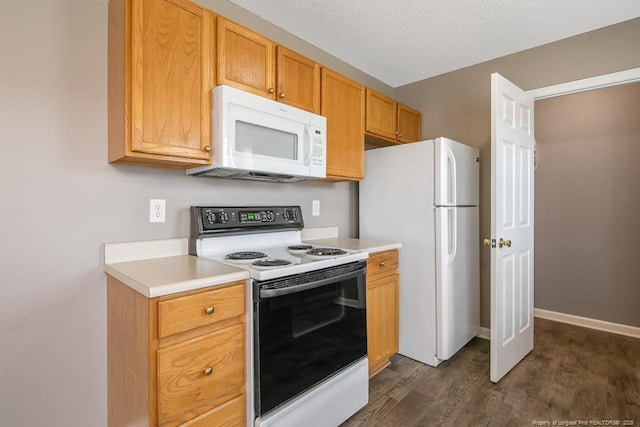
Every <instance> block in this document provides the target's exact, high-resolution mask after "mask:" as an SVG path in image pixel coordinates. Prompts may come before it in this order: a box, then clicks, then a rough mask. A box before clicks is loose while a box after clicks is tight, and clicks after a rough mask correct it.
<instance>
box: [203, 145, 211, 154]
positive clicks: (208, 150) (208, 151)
mask: <svg viewBox="0 0 640 427" xmlns="http://www.w3.org/2000/svg"><path fill="white" fill-rule="evenodd" d="M204 151H206V152H207V153H210V152H211V146H210V145H205V146H204Z"/></svg>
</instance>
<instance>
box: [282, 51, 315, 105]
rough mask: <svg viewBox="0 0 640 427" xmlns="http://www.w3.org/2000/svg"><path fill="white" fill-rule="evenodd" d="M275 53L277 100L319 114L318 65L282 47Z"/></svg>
mask: <svg viewBox="0 0 640 427" xmlns="http://www.w3.org/2000/svg"><path fill="white" fill-rule="evenodd" d="M276 51H277V61H276V66H277V73H276V74H277V76H278V84H277V90H276V94H277V100H278V101H280V102H283V103H285V104H288V105H292V106H294V107H297V108H302V109H303V110H307V111H311V112H313V113H316V114H320V65H318V64H317V63H315V62H313V61H312V60H310V59H308V58H305V57H304V56H302V55H300V54H298V53H296V52H294V51H292V50H289V49H287V48H285V47H282V46H278V47H277V49H276Z"/></svg>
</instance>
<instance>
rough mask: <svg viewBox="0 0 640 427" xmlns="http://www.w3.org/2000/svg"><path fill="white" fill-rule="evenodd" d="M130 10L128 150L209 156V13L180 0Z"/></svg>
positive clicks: (154, 0)
mask: <svg viewBox="0 0 640 427" xmlns="http://www.w3.org/2000/svg"><path fill="white" fill-rule="evenodd" d="M132 12H133V17H132V22H133V28H132V31H133V37H132V58H133V64H132V65H133V68H132V79H133V81H132V87H131V108H132V111H131V120H132V135H131V151H133V152H139V153H151V154H158V155H165V156H172V157H183V158H190V159H201V160H209V159H210V154H209V152H207V151H205V150H206V149H207V150H208V147H209V146H210V144H211V130H210V121H211V120H210V118H211V89H212V76H211V72H210V68H211V66H210V60H211V57H212V52H211V49H212V41H211V39H212V34H211V33H212V28H213V25H214V23H213V16H212V15H211V13H210V12H208V11H206V10H205V9H202V8H201V7H199V6H197V5H194V4H193V3H190V2H187V1H183V0H171V1H168V0H139V1H133V2H132Z"/></svg>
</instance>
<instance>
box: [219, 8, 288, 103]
mask: <svg viewBox="0 0 640 427" xmlns="http://www.w3.org/2000/svg"><path fill="white" fill-rule="evenodd" d="M217 71H218V84H221V85H229V86H234V87H237V88H238V89H242V90H245V91H247V92H251V93H255V94H256V95H261V96H266V97H267V98H274V97H275V91H276V88H275V44H274V43H273V42H272V41H271V40H269V39H267V38H265V37H262V36H261V35H260V34H256V33H254V32H253V31H249V30H247V29H246V28H244V27H243V26H241V25H238V24H236V23H235V22H232V21H229V20H228V19H225V18H223V17H221V16H219V17H218V66H217Z"/></svg>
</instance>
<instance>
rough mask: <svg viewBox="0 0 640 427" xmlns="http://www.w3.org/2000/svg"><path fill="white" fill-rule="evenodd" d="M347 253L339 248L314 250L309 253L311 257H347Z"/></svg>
mask: <svg viewBox="0 0 640 427" xmlns="http://www.w3.org/2000/svg"><path fill="white" fill-rule="evenodd" d="M346 253H347V252H345V251H343V250H342V249H338V248H314V249H311V250H310V251H307V254H309V255H316V256H336V255H345V254H346Z"/></svg>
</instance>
